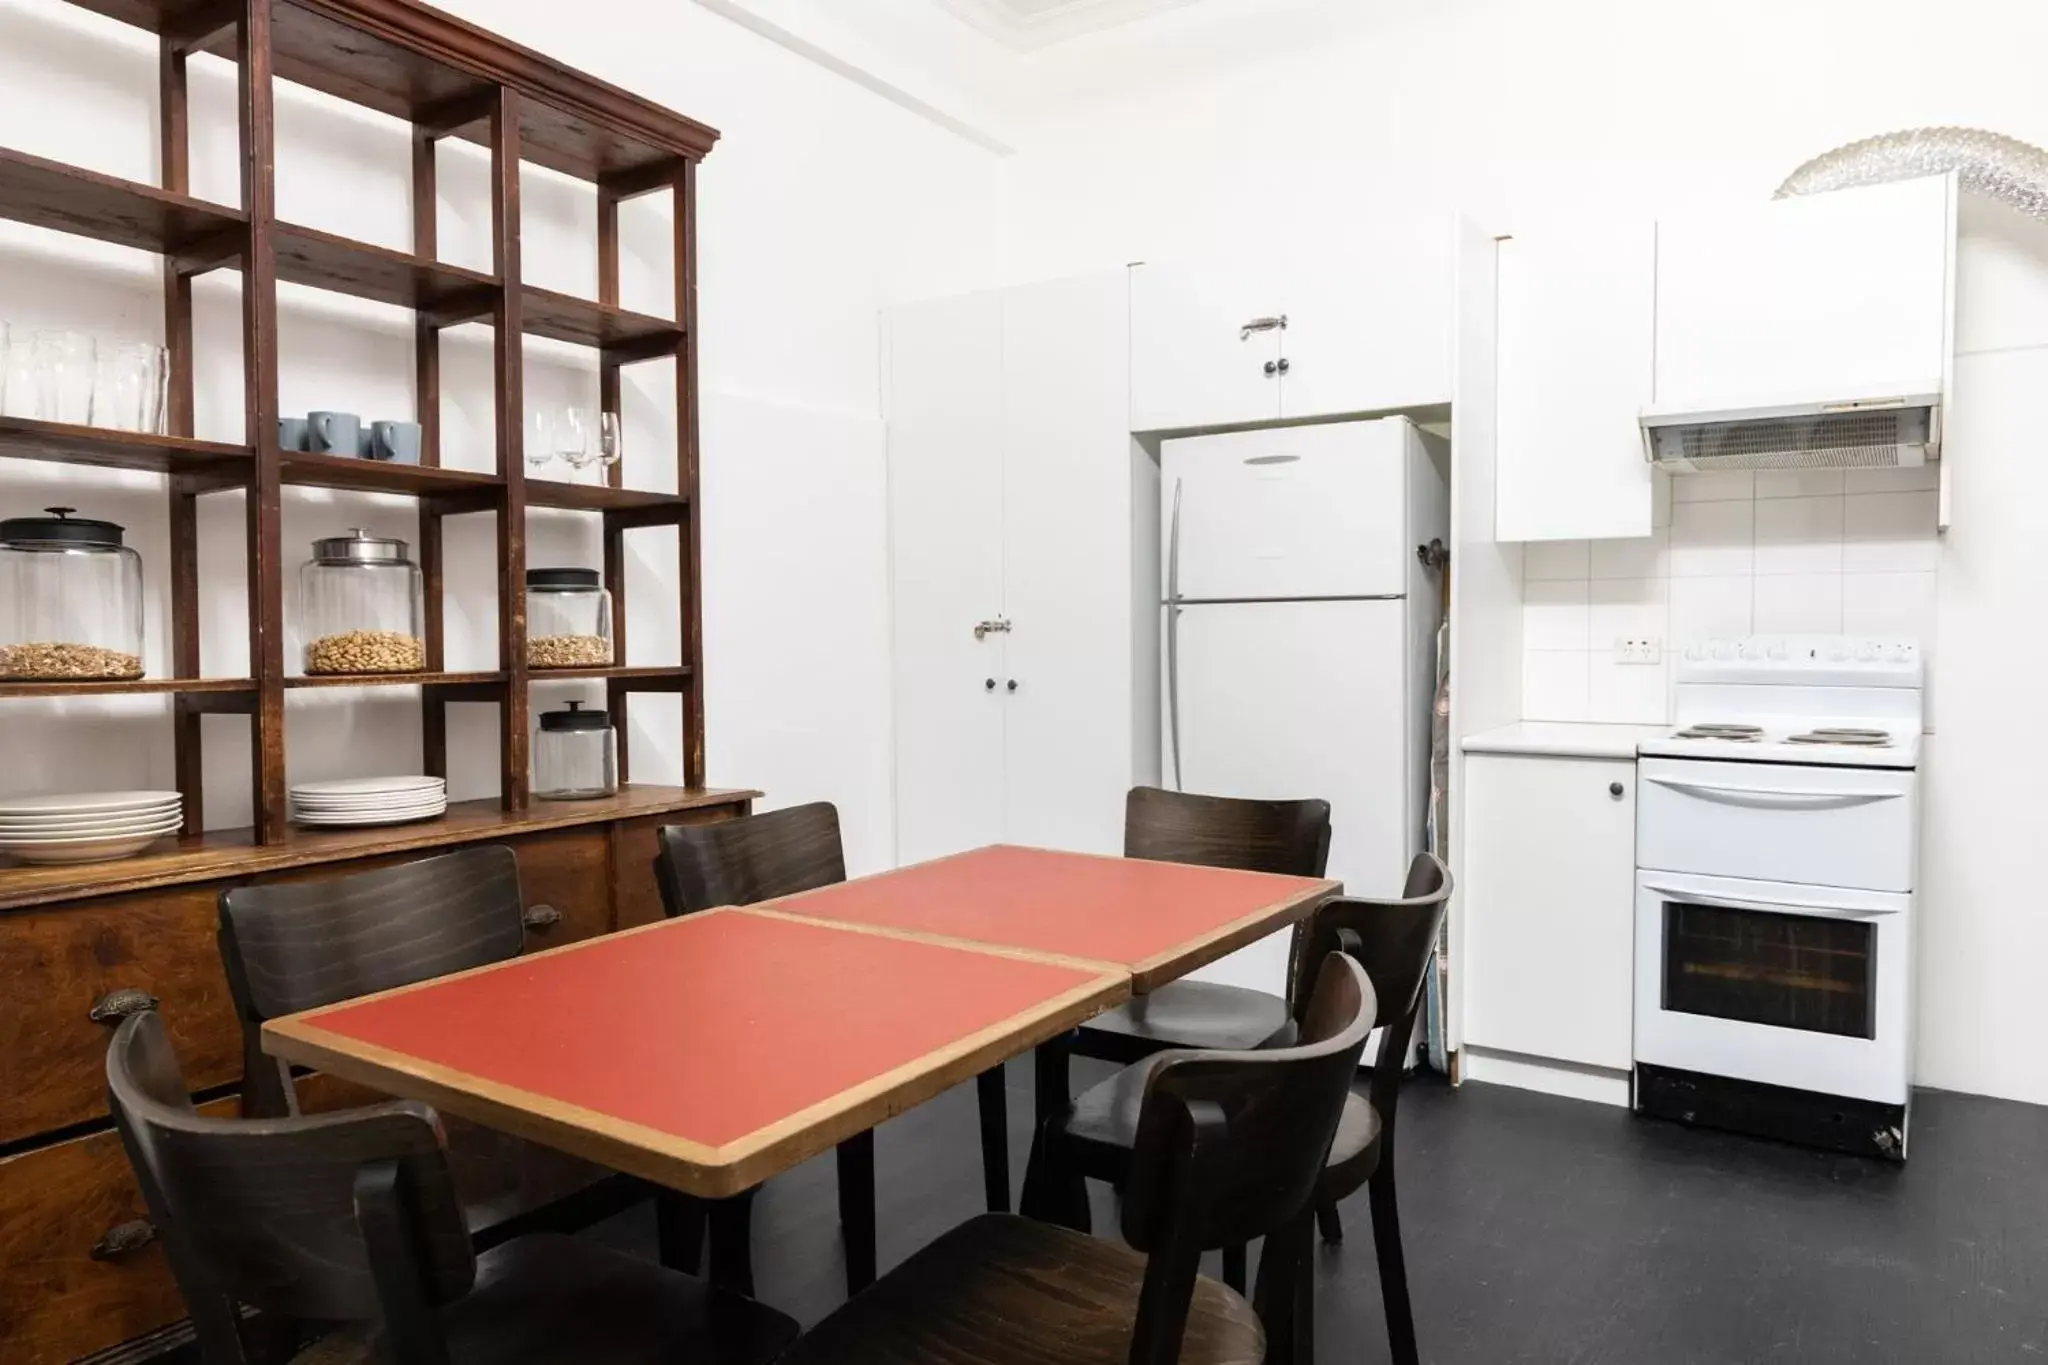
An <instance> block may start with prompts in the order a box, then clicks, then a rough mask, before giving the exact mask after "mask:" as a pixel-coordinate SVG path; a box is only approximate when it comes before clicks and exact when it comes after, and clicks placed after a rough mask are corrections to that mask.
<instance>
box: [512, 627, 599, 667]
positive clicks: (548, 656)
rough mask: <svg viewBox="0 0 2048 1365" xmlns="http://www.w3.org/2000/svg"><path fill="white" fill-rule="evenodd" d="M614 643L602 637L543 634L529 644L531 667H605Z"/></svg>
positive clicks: (527, 648) (527, 646)
mask: <svg viewBox="0 0 2048 1365" xmlns="http://www.w3.org/2000/svg"><path fill="white" fill-rule="evenodd" d="M611 661H612V642H611V641H610V640H607V639H605V638H604V637H603V636H602V635H539V636H534V637H532V638H530V639H528V640H527V642H526V666H527V667H528V668H603V667H605V666H606V665H608V664H610V663H611Z"/></svg>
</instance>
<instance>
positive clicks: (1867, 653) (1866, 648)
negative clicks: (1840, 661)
mask: <svg viewBox="0 0 2048 1365" xmlns="http://www.w3.org/2000/svg"><path fill="white" fill-rule="evenodd" d="M1875 658H1877V646H1876V645H1873V644H1871V643H1870V642H1869V641H1868V640H1866V641H1864V642H1863V643H1862V644H1860V645H1858V646H1856V662H1857V663H1860V664H1867V663H1869V662H1871V661H1872V660H1873V659H1875Z"/></svg>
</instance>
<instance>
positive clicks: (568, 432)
mask: <svg viewBox="0 0 2048 1365" xmlns="http://www.w3.org/2000/svg"><path fill="white" fill-rule="evenodd" d="M555 453H556V454H557V455H559V456H561V457H562V459H563V461H564V462H565V463H567V464H568V466H569V468H571V469H574V470H578V471H581V470H583V469H586V468H588V467H589V465H590V461H591V458H592V456H593V455H594V454H595V452H594V451H593V450H592V449H591V446H590V414H589V413H587V412H585V411H583V409H581V408H578V407H574V406H571V407H565V408H563V409H562V410H561V411H559V412H558V413H556V414H555Z"/></svg>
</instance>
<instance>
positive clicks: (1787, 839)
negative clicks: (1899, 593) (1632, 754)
mask: <svg viewBox="0 0 2048 1365" xmlns="http://www.w3.org/2000/svg"><path fill="white" fill-rule="evenodd" d="M1923 683H1924V672H1923V666H1922V662H1921V658H1920V650H1919V647H1918V645H1917V644H1916V643H1915V642H1913V641H1910V640H1900V639H1858V638H1847V637H1838V636H1818V637H1816V636H1768V637H1752V638H1749V639H1744V640H1717V641H1710V642H1706V643H1703V644H1699V645H1694V646H1690V647H1688V648H1687V649H1686V651H1685V653H1684V655H1683V656H1682V657H1681V658H1680V659H1679V661H1678V667H1677V684H1676V691H1675V698H1674V701H1675V707H1674V710H1675V714H1676V717H1677V722H1678V723H1677V725H1676V726H1675V727H1674V729H1673V730H1672V731H1671V732H1670V733H1669V734H1668V735H1665V736H1662V737H1660V738H1658V739H1654V740H1651V741H1649V742H1646V743H1644V744H1643V745H1641V746H1640V749H1639V759H1638V768H1637V778H1638V799H1637V806H1636V810H1637V816H1636V992H1635V1056H1636V1063H1637V1067H1636V1104H1637V1107H1638V1108H1639V1109H1642V1110H1644V1111H1646V1112H1651V1113H1661V1114H1665V1115H1668V1116H1671V1117H1678V1118H1684V1119H1689V1120H1695V1121H1699V1122H1705V1123H1710V1124H1714V1125H1716V1126H1727V1127H1737V1128H1747V1129H1754V1130H1758V1131H1763V1132H1768V1133H1772V1134H1774V1135H1777V1136H1785V1137H1790V1138H1794V1139H1797V1140H1804V1141H1810V1142H1817V1143H1821V1144H1823V1145H1827V1146H1834V1147H1842V1148H1847V1149H1850V1150H1856V1151H1868V1152H1871V1153H1874V1154H1877V1155H1881V1156H1888V1157H1894V1158H1900V1157H1903V1156H1904V1155H1905V1143H1906V1118H1907V1105H1908V1101H1909V1082H1910V1079H1911V1059H1912V1017H1911V1010H1912V979H1913V943H1914V913H1915V895H1914V892H1915V889H1916V883H1917V878H1918V863H1919V857H1918V853H1919V773H1918V768H1919V758H1920V734H1921V730H1922V726H1923V719H1924V717H1923V707H1922V695H1923Z"/></svg>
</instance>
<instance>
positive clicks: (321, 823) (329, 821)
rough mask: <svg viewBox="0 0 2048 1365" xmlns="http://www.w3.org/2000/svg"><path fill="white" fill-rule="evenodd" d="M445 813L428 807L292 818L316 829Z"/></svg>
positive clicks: (436, 816) (429, 817) (403, 820)
mask: <svg viewBox="0 0 2048 1365" xmlns="http://www.w3.org/2000/svg"><path fill="white" fill-rule="evenodd" d="M447 813H448V812H447V808H446V807H438V808H435V807H430V808H429V809H426V810H418V811H387V812H384V813H382V814H379V815H295V816H293V817H292V819H293V820H295V821H296V822H297V823H299V824H301V825H305V826H307V827H308V828H316V829H317V828H338V827H341V826H345V825H407V824H411V823H412V822H413V821H415V820H437V819H439V818H440V817H441V816H443V815H446V814H447Z"/></svg>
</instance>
